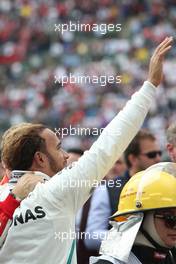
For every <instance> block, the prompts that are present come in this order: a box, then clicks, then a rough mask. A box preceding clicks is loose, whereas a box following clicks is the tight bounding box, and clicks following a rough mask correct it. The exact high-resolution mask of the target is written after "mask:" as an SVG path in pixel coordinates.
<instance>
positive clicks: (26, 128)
mask: <svg viewBox="0 0 176 264" xmlns="http://www.w3.org/2000/svg"><path fill="white" fill-rule="evenodd" d="M46 128H47V127H46V126H44V125H42V124H32V123H21V124H19V125H15V126H12V127H11V128H9V129H8V130H7V131H6V132H5V133H4V134H3V136H2V141H1V158H2V161H3V162H4V164H5V166H6V168H7V169H9V170H28V169H29V168H30V167H31V165H32V162H33V158H34V155H35V153H36V151H41V152H44V153H45V152H46V144H45V140H44V139H43V138H42V137H41V136H40V134H41V132H42V131H43V130H44V129H46Z"/></svg>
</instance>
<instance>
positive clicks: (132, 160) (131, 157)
mask: <svg viewBox="0 0 176 264" xmlns="http://www.w3.org/2000/svg"><path fill="white" fill-rule="evenodd" d="M128 160H129V162H130V163H131V167H134V166H136V164H137V161H138V158H137V157H136V156H135V155H133V154H129V156H128Z"/></svg>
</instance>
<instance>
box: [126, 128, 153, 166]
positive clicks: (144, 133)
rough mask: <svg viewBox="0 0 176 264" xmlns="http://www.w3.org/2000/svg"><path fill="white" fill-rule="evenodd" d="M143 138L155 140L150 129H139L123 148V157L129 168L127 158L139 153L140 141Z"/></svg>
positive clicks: (129, 163)
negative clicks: (125, 147) (124, 148)
mask: <svg viewBox="0 0 176 264" xmlns="http://www.w3.org/2000/svg"><path fill="white" fill-rule="evenodd" d="M145 139H149V140H151V141H155V140H156V137H155V136H154V135H153V134H152V133H151V132H150V131H148V130H146V129H141V130H140V131H139V132H138V133H137V135H136V136H135V137H134V138H133V140H132V141H131V143H130V144H129V145H128V147H127V149H126V150H125V152H124V159H125V162H126V165H127V167H128V168H131V162H130V161H129V159H128V157H129V155H130V154H133V155H134V156H138V155H139V154H140V153H141V145H140V144H141V141H142V140H145Z"/></svg>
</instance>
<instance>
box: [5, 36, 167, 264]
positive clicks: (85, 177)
mask: <svg viewBox="0 0 176 264" xmlns="http://www.w3.org/2000/svg"><path fill="white" fill-rule="evenodd" d="M171 43H172V38H166V39H165V40H164V41H163V42H162V43H161V44H160V45H159V46H158V47H157V49H156V50H155V52H154V55H153V56H152V58H151V62H150V67H149V75H148V79H147V80H148V81H146V82H144V84H143V86H142V88H141V89H140V90H139V91H138V92H136V93H135V94H134V95H133V96H132V99H131V100H130V101H129V102H128V103H127V105H126V106H125V108H124V109H123V110H122V111H121V112H120V113H119V114H118V115H117V116H116V117H115V118H114V119H113V120H112V121H111V122H110V123H109V125H108V126H107V127H106V128H105V129H104V130H103V132H102V134H101V135H100V137H99V138H98V140H97V141H96V142H95V143H94V144H93V145H92V147H91V148H90V150H89V151H86V152H85V153H84V155H83V156H82V157H81V158H80V159H79V161H78V162H76V163H75V164H74V166H73V167H72V168H70V167H68V168H65V169H63V168H64V167H65V165H66V160H67V158H68V155H67V153H65V152H64V151H63V150H62V149H61V147H60V143H61V142H60V140H59V139H58V138H57V136H56V135H55V133H54V132H52V131H51V130H50V129H48V128H46V127H44V126H42V125H35V124H23V125H21V126H19V127H16V128H15V129H12V128H11V129H10V130H9V131H7V132H6V134H5V135H4V137H3V144H2V160H3V162H4V163H5V165H6V166H7V168H8V169H10V170H16V169H19V170H32V171H41V172H43V173H45V174H47V175H46V178H47V179H48V180H47V181H45V183H39V184H37V186H36V187H35V189H34V191H33V192H32V193H30V195H29V196H28V197H27V198H26V199H24V200H23V201H22V202H21V204H20V207H19V208H17V209H16V210H15V212H14V215H13V222H12V225H11V227H10V229H9V231H8V235H7V238H6V240H5V243H4V245H3V247H2V249H1V250H0V263H2V264H22V263H25V264H31V263H32V264H45V263H46V264H70V263H72V264H76V263H77V261H76V254H75V253H76V251H75V215H76V212H77V211H78V209H79V208H80V207H82V206H83V204H84V203H85V201H86V200H87V199H88V197H89V195H90V193H91V189H92V186H93V185H95V183H97V182H100V181H101V179H102V178H103V177H104V176H105V175H106V174H107V172H108V171H109V170H110V168H111V167H112V166H113V164H114V163H115V161H116V160H117V159H118V158H119V157H120V156H121V155H122V153H123V151H124V150H125V148H126V147H127V146H128V144H129V143H130V141H131V140H132V139H133V137H134V136H135V135H136V133H137V132H138V130H139V128H140V127H141V125H142V123H143V120H144V118H145V116H146V114H147V112H148V110H149V107H150V104H151V102H152V100H153V97H154V95H155V92H156V89H155V87H156V86H158V85H159V84H160V82H161V79H162V61H163V56H164V55H165V54H166V52H167V51H168V50H169V49H170V48H171ZM34 143H35V144H34ZM30 157H31V159H30ZM58 171H60V172H58ZM56 172H58V173H56ZM9 188H10V187H8V188H6V189H5V190H4V192H3V193H2V194H1V196H0V199H1V200H3V199H5V198H6V196H7V195H8V193H9Z"/></svg>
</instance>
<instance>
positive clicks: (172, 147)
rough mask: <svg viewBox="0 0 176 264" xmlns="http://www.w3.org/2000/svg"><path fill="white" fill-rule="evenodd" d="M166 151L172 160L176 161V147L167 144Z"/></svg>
mask: <svg viewBox="0 0 176 264" xmlns="http://www.w3.org/2000/svg"><path fill="white" fill-rule="evenodd" d="M166 149H167V152H168V154H169V156H170V158H171V160H175V155H174V151H173V150H174V145H173V144H171V143H167V144H166Z"/></svg>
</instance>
